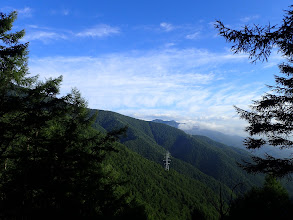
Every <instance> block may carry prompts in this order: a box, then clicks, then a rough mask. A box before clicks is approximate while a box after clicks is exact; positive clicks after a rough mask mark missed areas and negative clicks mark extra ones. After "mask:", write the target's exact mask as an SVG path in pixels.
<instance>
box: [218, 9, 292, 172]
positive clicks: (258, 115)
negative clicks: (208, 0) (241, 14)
mask: <svg viewBox="0 0 293 220" xmlns="http://www.w3.org/2000/svg"><path fill="white" fill-rule="evenodd" d="M292 8H293V6H290V7H289V10H287V11H286V14H285V16H284V19H283V21H282V23H281V25H279V26H277V25H276V26H271V25H267V26H264V27H261V26H258V25H254V26H252V27H250V26H245V27H244V28H243V30H232V29H230V28H228V27H226V26H224V24H223V23H222V22H221V21H217V22H216V25H215V27H216V29H218V31H219V34H220V35H221V36H223V37H224V38H225V39H226V40H227V41H228V42H232V43H234V45H233V46H232V51H233V52H234V53H242V52H245V53H248V54H249V58H250V59H252V62H256V61H258V60H259V61H267V60H268V57H269V55H270V54H271V52H272V50H273V49H275V48H276V49H278V52H279V53H280V54H281V55H282V56H283V58H284V59H286V60H287V62H284V63H282V64H280V65H279V69H280V72H281V73H282V74H283V76H275V82H276V85H275V86H268V87H269V88H270V89H271V90H272V91H271V92H270V93H266V94H265V95H264V96H263V97H262V98H261V100H258V101H253V105H252V106H251V110H250V111H246V110H243V109H240V108H238V107H235V108H236V111H237V113H238V114H239V115H240V117H241V118H243V119H245V120H246V121H248V123H249V126H247V127H246V131H247V132H248V133H249V135H250V137H248V138H246V139H245V141H244V143H245V145H246V147H247V148H248V149H258V148H261V147H265V146H264V145H266V144H269V145H271V146H274V147H278V148H280V149H283V148H292V147H293V138H292V132H293V10H292ZM252 160H253V161H252V163H250V162H244V164H242V165H241V166H242V167H243V168H244V169H245V170H247V171H248V172H252V173H268V174H273V175H274V176H277V177H283V176H286V175H288V174H291V173H292V172H293V159H292V158H282V159H278V158H274V157H273V156H271V155H266V156H265V157H264V158H260V157H252Z"/></svg>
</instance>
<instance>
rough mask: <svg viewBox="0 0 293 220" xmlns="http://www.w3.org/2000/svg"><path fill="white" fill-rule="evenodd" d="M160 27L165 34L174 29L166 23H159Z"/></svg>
mask: <svg viewBox="0 0 293 220" xmlns="http://www.w3.org/2000/svg"><path fill="white" fill-rule="evenodd" d="M160 27H161V28H162V29H163V30H164V31H167V32H169V31H172V30H174V29H175V27H174V26H173V25H172V24H170V23H166V22H162V23H160Z"/></svg>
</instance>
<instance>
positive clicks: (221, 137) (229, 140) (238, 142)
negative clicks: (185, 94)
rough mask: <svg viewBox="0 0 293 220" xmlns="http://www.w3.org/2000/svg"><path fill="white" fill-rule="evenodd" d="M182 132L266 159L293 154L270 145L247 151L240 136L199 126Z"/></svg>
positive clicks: (159, 120) (159, 121)
mask: <svg viewBox="0 0 293 220" xmlns="http://www.w3.org/2000/svg"><path fill="white" fill-rule="evenodd" d="M153 122H157V123H162V124H166V125H169V126H172V127H175V128H179V125H180V124H181V123H178V122H175V121H174V120H171V121H164V120H161V119H156V120H153ZM182 130H183V131H185V132H186V133H187V134H191V135H201V136H206V137H208V138H210V139H212V140H214V141H216V142H220V143H222V144H225V145H227V146H233V147H236V148H240V149H243V150H245V151H248V152H250V153H251V154H253V155H257V156H260V157H264V155H265V154H266V153H267V154H269V155H272V156H275V157H278V158H283V157H288V156H290V155H291V154H292V153H293V151H292V150H291V149H282V150H280V149H278V148H275V147H272V146H268V145H267V146H266V147H265V148H261V149H254V150H253V151H249V150H247V149H246V147H245V145H244V144H243V141H244V139H245V138H244V137H241V136H239V135H229V134H224V133H222V132H219V131H215V130H209V129H202V128H200V127H197V126H195V127H193V128H191V129H182Z"/></svg>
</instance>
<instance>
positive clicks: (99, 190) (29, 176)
mask: <svg viewBox="0 0 293 220" xmlns="http://www.w3.org/2000/svg"><path fill="white" fill-rule="evenodd" d="M16 15H17V14H16V12H12V13H10V14H9V15H6V14H3V13H0V40H1V41H2V44H1V45H0V67H1V70H0V71H1V72H0V78H1V80H0V93H1V94H0V219H53V218H57V217H58V218H60V217H61V218H64V219H96V218H99V219H118V218H120V217H121V216H128V217H129V219H131V217H133V216H134V215H140V216H143V215H144V212H143V208H140V212H135V211H134V209H133V208H132V207H135V206H136V204H135V203H134V202H132V203H131V204H129V203H128V202H126V199H125V197H126V196H125V195H123V194H121V193H120V195H119V193H118V191H117V190H116V189H117V188H119V184H118V182H117V180H115V178H114V176H113V175H111V173H109V171H107V169H105V166H104V165H103V161H104V158H105V156H106V155H107V154H108V153H109V152H112V151H115V150H116V149H115V142H116V140H117V137H118V136H119V135H120V134H121V131H113V132H110V133H108V134H102V133H99V132H98V131H97V130H95V129H94V128H92V126H91V125H92V122H93V121H94V119H95V116H96V115H95V114H90V113H89V110H88V109H87V108H86V107H87V105H86V102H85V101H84V100H83V99H82V98H81V96H80V93H79V92H78V91H77V90H73V91H72V92H71V93H70V94H67V95H65V96H62V97H57V95H58V94H59V88H60V83H61V81H62V77H59V78H56V79H49V80H47V81H45V82H41V81H38V79H37V77H28V74H29V73H28V68H27V54H28V50H27V48H28V44H27V43H26V44H21V43H19V40H20V39H21V37H23V36H24V31H19V32H15V33H13V32H12V31H11V30H12V25H13V21H14V20H15V19H16Z"/></svg>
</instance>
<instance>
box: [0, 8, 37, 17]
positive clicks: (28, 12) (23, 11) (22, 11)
mask: <svg viewBox="0 0 293 220" xmlns="http://www.w3.org/2000/svg"><path fill="white" fill-rule="evenodd" d="M0 10H1V11H2V12H6V13H10V12H11V11H17V12H18V15H19V16H20V17H32V15H33V9H32V8H30V7H24V8H14V7H10V6H7V7H2V8H1V9H0Z"/></svg>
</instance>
